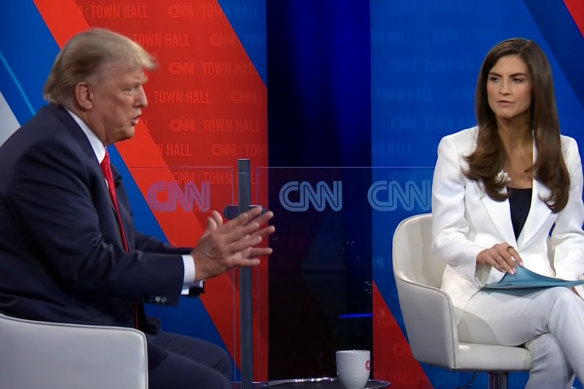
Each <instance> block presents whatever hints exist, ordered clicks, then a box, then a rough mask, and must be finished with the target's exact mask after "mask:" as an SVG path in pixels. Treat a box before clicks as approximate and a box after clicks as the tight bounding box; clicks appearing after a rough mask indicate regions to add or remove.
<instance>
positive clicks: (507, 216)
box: [474, 182, 516, 245]
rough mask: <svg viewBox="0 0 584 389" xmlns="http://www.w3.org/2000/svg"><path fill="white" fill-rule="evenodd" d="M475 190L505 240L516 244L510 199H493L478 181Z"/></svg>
mask: <svg viewBox="0 0 584 389" xmlns="http://www.w3.org/2000/svg"><path fill="white" fill-rule="evenodd" d="M474 185H475V190H476V191H477V193H479V195H480V196H481V202H482V204H483V206H484V207H485V209H486V211H487V214H488V215H489V218H490V220H491V223H492V224H493V226H494V227H495V228H496V229H497V231H498V232H499V234H500V235H501V237H502V239H503V241H504V242H507V243H509V244H511V245H516V242H515V233H514V232H513V224H512V223H511V209H510V208H509V201H508V200H505V201H495V200H493V199H491V198H490V197H489V196H487V194H486V193H485V192H484V190H483V189H482V188H481V187H480V185H479V184H478V183H476V182H475V183H474Z"/></svg>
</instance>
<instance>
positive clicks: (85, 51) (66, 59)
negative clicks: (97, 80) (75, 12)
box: [43, 28, 157, 105]
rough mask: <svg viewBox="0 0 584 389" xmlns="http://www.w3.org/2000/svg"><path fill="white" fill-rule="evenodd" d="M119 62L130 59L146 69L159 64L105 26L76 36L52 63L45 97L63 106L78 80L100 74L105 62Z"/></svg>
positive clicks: (151, 68) (126, 38)
mask: <svg viewBox="0 0 584 389" xmlns="http://www.w3.org/2000/svg"><path fill="white" fill-rule="evenodd" d="M116 61H127V62H128V63H129V64H131V65H132V66H136V67H137V68H139V67H140V68H143V69H145V70H154V69H155V68H156V66H157V63H156V60H155V59H154V57H153V56H152V55H150V54H149V53H148V52H147V51H146V50H145V49H144V48H143V47H142V46H140V45H139V44H138V43H136V42H134V41H133V40H131V39H130V38H128V37H126V36H124V35H121V34H118V33H116V32H113V31H110V30H106V29H103V28H92V29H90V30H87V31H84V32H81V33H79V34H77V35H75V36H74V37H73V38H71V40H69V42H67V44H66V45H65V47H63V50H61V52H60V53H59V55H57V58H56V59H55V62H54V63H53V67H52V69H51V72H50V74H49V77H48V78H47V82H46V83H45V87H44V89H43V96H44V98H45V100H47V101H48V102H49V103H53V104H57V105H64V103H65V102H66V101H67V100H68V99H69V98H70V97H71V96H72V94H73V88H74V87H75V85H77V83H78V82H81V81H84V80H87V79H88V78H90V77H92V76H96V75H98V73H99V71H100V69H101V68H102V66H103V65H104V64H108V63H112V62H116Z"/></svg>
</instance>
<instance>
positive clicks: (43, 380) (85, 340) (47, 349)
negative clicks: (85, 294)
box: [0, 314, 148, 389]
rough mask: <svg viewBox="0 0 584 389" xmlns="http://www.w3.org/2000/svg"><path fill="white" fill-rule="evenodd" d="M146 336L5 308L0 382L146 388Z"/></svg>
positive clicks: (47, 388) (0, 320) (64, 388)
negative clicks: (18, 314) (12, 313)
mask: <svg viewBox="0 0 584 389" xmlns="http://www.w3.org/2000/svg"><path fill="white" fill-rule="evenodd" d="M147 355H148V354H147V348H146V337H145V336H144V334H143V333H142V332H140V331H138V330H135V329H131V328H122V327H107V326H86V325H75V324H61V323H47V322H37V321H31V320H24V319H17V318H13V317H8V316H5V315H2V314H0V382H1V384H0V386H2V387H6V388H44V389H52V388H55V389H57V388H58V389H74V388H75V389H78V388H84V389H97V388H100V389H102V388H108V389H127V388H132V389H146V388H147V387H148V357H147Z"/></svg>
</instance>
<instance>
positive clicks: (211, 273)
mask: <svg viewBox="0 0 584 389" xmlns="http://www.w3.org/2000/svg"><path fill="white" fill-rule="evenodd" d="M273 216H274V214H273V213H272V212H271V211H268V212H266V213H264V214H262V209H261V207H255V208H252V209H251V210H249V211H247V212H245V213H242V214H241V215H239V216H238V217H236V218H235V219H233V220H230V221H229V222H227V223H225V224H223V218H222V217H221V215H220V214H219V212H217V211H213V212H212V213H211V216H210V217H209V218H208V219H207V229H206V230H205V233H204V234H203V236H201V239H200V240H199V242H198V243H197V246H196V247H195V248H194V249H193V250H192V251H191V255H192V256H193V259H194V261H195V274H196V275H195V281H200V280H204V279H209V278H211V277H215V276H217V275H219V274H221V273H223V272H225V271H227V270H229V269H231V268H234V267H242V266H257V265H259V264H260V260H259V257H261V256H264V255H269V254H271V253H272V249H271V248H269V247H257V246H258V245H259V244H260V243H261V242H262V239H263V238H264V237H265V236H268V235H270V234H272V233H273V232H274V231H275V228H274V226H267V227H264V228H261V229H260V227H261V226H262V225H263V224H264V223H266V222H267V221H268V220H270V219H271V218H272V217H273Z"/></svg>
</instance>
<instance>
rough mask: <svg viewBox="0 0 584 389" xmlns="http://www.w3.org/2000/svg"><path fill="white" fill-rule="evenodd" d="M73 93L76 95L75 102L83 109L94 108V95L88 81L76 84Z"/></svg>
mask: <svg viewBox="0 0 584 389" xmlns="http://www.w3.org/2000/svg"><path fill="white" fill-rule="evenodd" d="M73 95H74V96H75V102H76V103H77V105H78V106H79V107H80V108H81V109H82V110H84V111H89V110H90V109H92V108H93V102H94V101H93V99H94V95H93V92H92V91H91V86H90V85H89V83H87V81H80V82H78V83H77V84H75V87H74V89H73Z"/></svg>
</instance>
